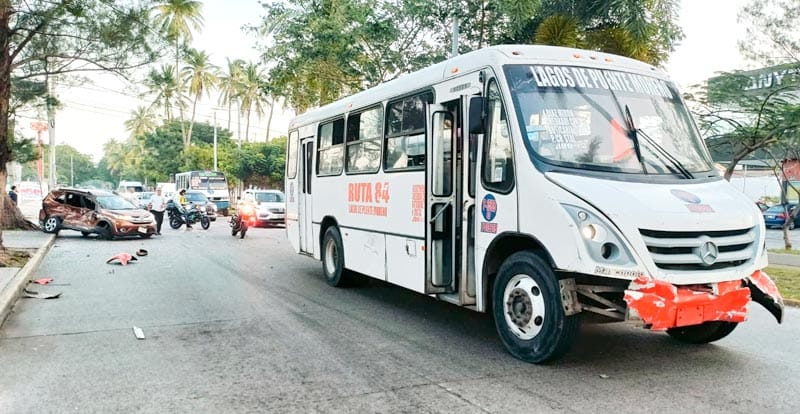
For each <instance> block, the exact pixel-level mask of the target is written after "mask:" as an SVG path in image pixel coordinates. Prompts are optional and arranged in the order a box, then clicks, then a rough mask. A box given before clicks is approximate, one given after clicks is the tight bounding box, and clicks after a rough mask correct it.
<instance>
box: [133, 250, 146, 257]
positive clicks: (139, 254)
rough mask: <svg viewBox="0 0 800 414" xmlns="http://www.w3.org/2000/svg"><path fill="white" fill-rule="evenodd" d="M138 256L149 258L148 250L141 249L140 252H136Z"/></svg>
mask: <svg viewBox="0 0 800 414" xmlns="http://www.w3.org/2000/svg"><path fill="white" fill-rule="evenodd" d="M136 255H137V256H139V257H142V256H147V250H145V249H139V250H137V251H136Z"/></svg>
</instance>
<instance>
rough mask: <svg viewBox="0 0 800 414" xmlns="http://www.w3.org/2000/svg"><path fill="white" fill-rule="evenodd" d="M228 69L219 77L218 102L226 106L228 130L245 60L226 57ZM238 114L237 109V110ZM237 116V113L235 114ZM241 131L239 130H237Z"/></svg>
mask: <svg viewBox="0 0 800 414" xmlns="http://www.w3.org/2000/svg"><path fill="white" fill-rule="evenodd" d="M227 62H228V65H227V66H228V68H227V69H228V70H227V71H226V72H225V73H223V74H222V75H221V76H220V77H219V83H218V86H219V90H220V96H219V104H220V105H227V106H228V131H230V130H231V107H233V104H234V103H236V101H237V99H238V98H239V94H240V92H241V86H242V72H243V67H244V65H245V62H244V61H243V60H241V59H235V60H230V59H227ZM237 114H238V111H237ZM237 118H238V115H237ZM238 132H239V133H241V131H238Z"/></svg>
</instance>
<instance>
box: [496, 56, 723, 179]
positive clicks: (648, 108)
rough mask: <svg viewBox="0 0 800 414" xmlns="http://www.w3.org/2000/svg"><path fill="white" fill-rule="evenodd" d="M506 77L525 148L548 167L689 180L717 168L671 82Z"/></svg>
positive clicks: (531, 72)
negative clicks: (695, 173) (695, 174)
mask: <svg viewBox="0 0 800 414" xmlns="http://www.w3.org/2000/svg"><path fill="white" fill-rule="evenodd" d="M505 74H506V78H507V80H508V84H509V87H510V89H511V97H512V100H513V103H514V108H515V110H516V113H517V117H518V119H519V122H520V128H521V130H522V131H523V137H524V141H525V145H526V147H527V148H528V150H529V151H530V152H531V153H532V154H533V155H534V156H536V157H539V158H540V159H543V160H544V161H545V162H548V163H551V164H556V165H560V166H564V167H568V168H581V169H593V170H601V171H609V172H622V173H634V174H678V173H679V172H681V173H683V174H688V177H691V173H692V172H706V171H710V170H711V169H712V165H711V162H710V157H709V155H708V152H707V150H706V149H705V146H704V145H703V143H702V141H701V139H700V136H699V134H698V132H697V129H696V128H695V126H694V123H693V122H692V121H691V118H690V116H689V114H688V112H687V110H686V107H685V106H684V105H683V102H682V101H681V99H680V95H679V94H678V92H677V91H676V89H675V87H674V86H673V85H672V84H671V83H669V82H667V81H664V80H662V79H658V78H654V77H649V76H643V75H638V74H633V73H626V72H619V71H611V70H601V69H592V68H584V67H577V66H547V65H508V66H506V67H505Z"/></svg>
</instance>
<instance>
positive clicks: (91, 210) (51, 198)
mask: <svg viewBox="0 0 800 414" xmlns="http://www.w3.org/2000/svg"><path fill="white" fill-rule="evenodd" d="M39 222H40V223H41V225H42V230H44V231H45V232H46V233H58V231H59V230H62V229H68V230H76V231H79V232H81V234H82V235H83V236H84V237H86V236H88V235H89V234H91V233H97V234H99V235H100V237H103V238H105V239H109V240H111V239H113V238H115V237H129V236H138V237H142V238H148V237H150V236H152V235H153V234H154V233H155V232H156V225H155V221H154V220H153V215H152V214H150V213H148V212H147V211H145V210H142V209H139V208H137V207H136V206H135V205H133V204H132V203H131V202H130V201H128V200H126V199H124V198H122V197H120V196H118V195H116V194H114V193H110V192H107V191H102V190H80V189H72V188H59V189H57V190H53V191H51V192H50V194H48V195H47V197H45V198H44V200H42V209H41V210H40V211H39Z"/></svg>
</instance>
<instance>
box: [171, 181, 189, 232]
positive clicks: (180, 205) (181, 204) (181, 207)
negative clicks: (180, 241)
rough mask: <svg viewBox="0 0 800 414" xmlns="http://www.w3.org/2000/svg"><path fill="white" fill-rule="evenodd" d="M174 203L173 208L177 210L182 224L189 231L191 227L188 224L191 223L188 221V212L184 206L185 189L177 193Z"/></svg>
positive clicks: (186, 202)
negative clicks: (184, 224)
mask: <svg viewBox="0 0 800 414" xmlns="http://www.w3.org/2000/svg"><path fill="white" fill-rule="evenodd" d="M175 201H176V204H177V205H176V206H175V207H176V208H177V209H178V212H179V213H181V214H182V215H183V221H184V223H186V228H187V229H191V228H192V225H191V224H190V223H191V222H190V221H189V210H188V209H187V208H186V207H185V205H186V204H188V201H186V189H185V188H182V189H181V191H179V192H178V196H177V197H176V200H175Z"/></svg>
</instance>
